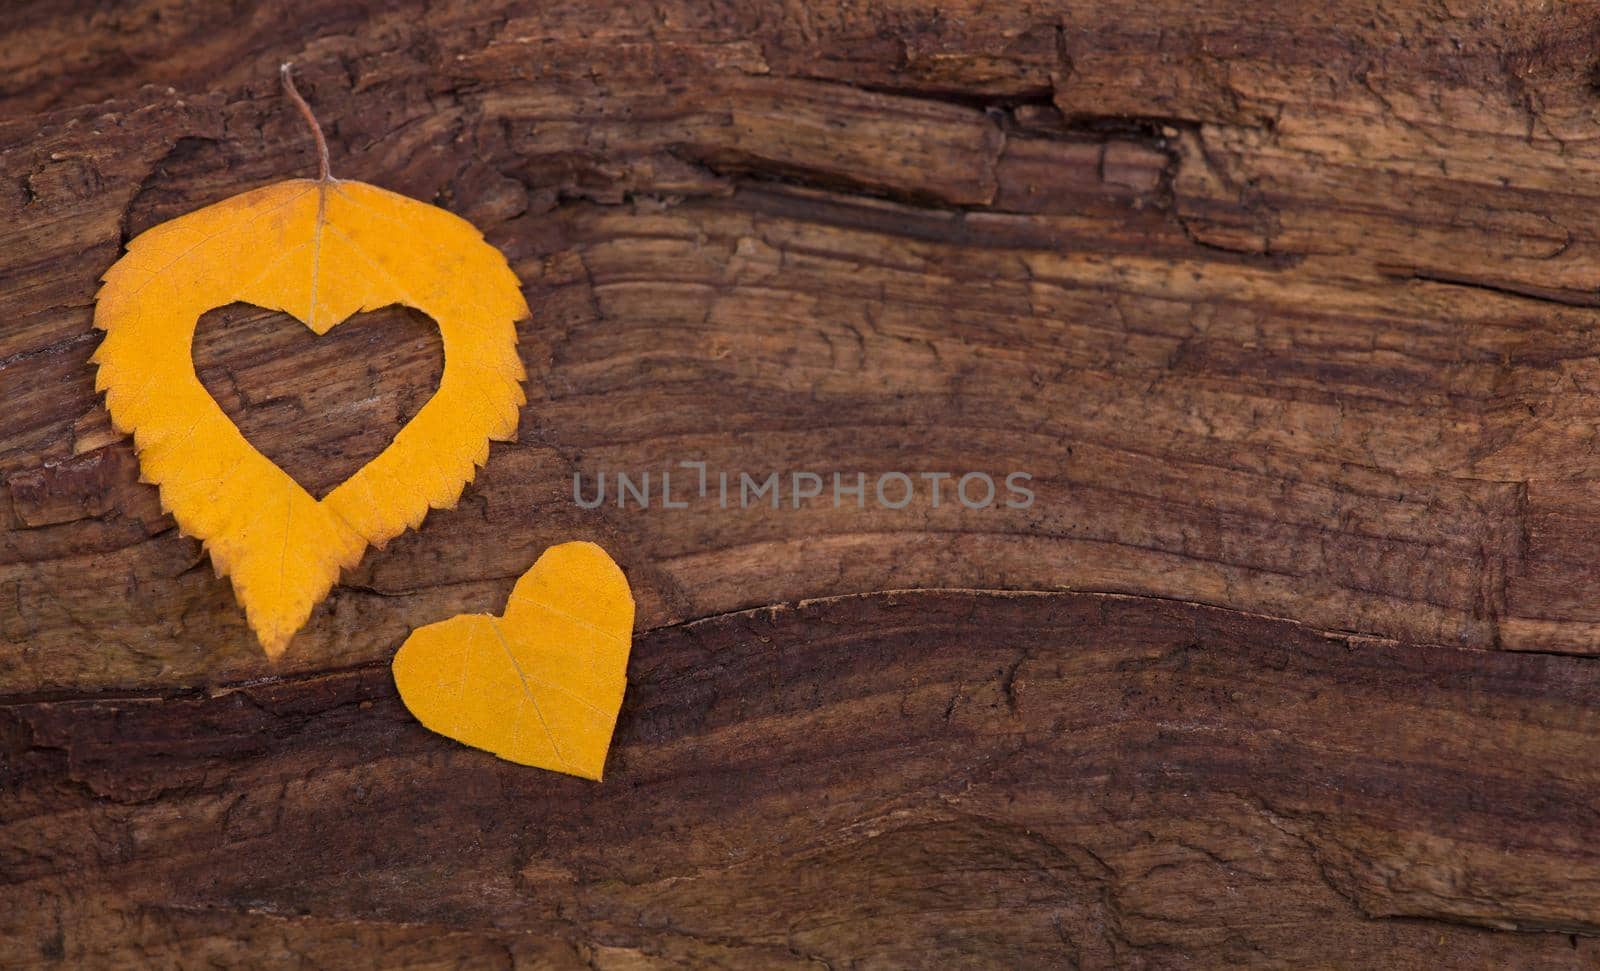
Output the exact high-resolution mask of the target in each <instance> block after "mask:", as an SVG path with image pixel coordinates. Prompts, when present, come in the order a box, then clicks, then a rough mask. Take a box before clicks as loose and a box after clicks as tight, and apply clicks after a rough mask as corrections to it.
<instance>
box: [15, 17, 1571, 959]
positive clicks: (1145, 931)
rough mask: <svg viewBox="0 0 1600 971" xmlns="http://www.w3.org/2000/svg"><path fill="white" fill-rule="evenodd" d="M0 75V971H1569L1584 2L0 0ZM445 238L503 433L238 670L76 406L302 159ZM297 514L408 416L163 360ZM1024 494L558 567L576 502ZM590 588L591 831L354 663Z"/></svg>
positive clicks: (382, 336)
mask: <svg viewBox="0 0 1600 971" xmlns="http://www.w3.org/2000/svg"><path fill="white" fill-rule="evenodd" d="M4 16H5V21H6V23H5V25H4V28H3V31H0V482H3V483H4V487H5V494H4V495H0V524H3V525H0V529H3V532H0V966H4V967H7V968H13V967H28V966H33V965H50V964H61V965H65V966H71V967H100V966H161V967H200V966H205V967H211V966H215V965H218V964H220V965H263V964H273V965H286V966H318V967H339V968H354V967H365V966H380V965H381V966H386V967H400V966H408V967H456V966H460V967H515V968H527V967H556V968H566V967H594V968H605V969H622V968H628V969H632V968H658V967H709V966H729V967H763V968H767V967H773V968H777V967H805V966H814V967H829V968H848V967H903V966H925V967H996V968H1015V967H1026V966H1072V965H1076V966H1080V967H1086V968H1100V967H1112V966H1116V967H1130V968H1168V967H1233V966H1239V965H1250V966H1259V967H1292V968H1300V967H1308V966H1313V967H1396V966H1399V967H1406V966H1414V967H1427V968H1439V967H1500V966H1518V967H1533V966H1538V967H1541V968H1557V967H1593V966H1595V964H1596V963H1597V962H1600V941H1597V939H1596V937H1595V935H1596V934H1597V933H1600V842H1597V840H1596V838H1595V837H1596V834H1597V832H1600V711H1597V703H1600V666H1597V665H1600V658H1596V657H1595V656H1594V655H1596V654H1597V653H1600V576H1597V575H1596V572H1595V571H1594V569H1593V567H1592V564H1593V561H1594V558H1595V550H1596V546H1597V541H1600V481H1597V480H1600V397H1597V395H1596V392H1597V391H1600V290H1597V286H1600V259H1597V257H1600V223H1597V219H1596V216H1595V212H1596V207H1597V204H1600V8H1597V7H1596V5H1595V4H1593V3H1589V2H1546V0H1499V2H1491V0H1407V2H1394V0H1315V2H1311V0H1305V2H1302V0H1285V2H1281V3H1276V4H1265V3H1261V2H1259V0H1201V2H1195V0H1183V2H1176V0H1037V2H1035V0H1021V2H1005V3H1001V2H995V3H984V2H972V0H866V2H840V0H815V2H778V0H772V2H759V0H756V2H752V0H719V2H704V0H702V2H692V0H654V2H651V3H623V2H609V0H608V2H575V0H572V2H567V0H557V2H549V3H537V4H536V3H503V2H493V0H471V2H453V0H435V2H415V3H394V2H383V3H380V2H373V3H367V4H356V3H347V2H334V0H327V2H317V0H306V2H298V3H293V4H291V3H288V2H266V0H262V2H246V0H239V2H230V3H179V2H173V0H137V2H131V3H126V4H116V5H113V4H106V5H104V6H96V5H93V4H88V3H81V2H74V0H28V2H21V3H13V4H10V5H8V6H7V7H6V9H5V12H4ZM284 60H292V61H294V62H295V63H296V65H297V70H298V75H299V78H300V83H301V87H302V90H304V91H305V92H306V94H307V96H308V98H309V100H310V101H311V103H312V105H313V106H314V107H315V109H316V110H317V112H318V113H319V115H320V117H321V118H322V120H323V123H324V125H325V127H326V128H327V130H328V133H329V139H330V142H331V146H332V152H333V168H334V173H335V174H336V175H340V176H344V177H347V178H354V179H361V180H365V181H369V182H373V183H376V184H378V185H381V186H384V187H387V188H391V189H394V190H397V191H400V192H403V193H406V194H408V195H411V196H414V197H416V198H420V199H424V200H429V201H433V202H435V203H437V204H438V205H441V206H444V207H445V208H447V209H450V210H451V211H453V212H456V213H458V214H460V215H462V216H464V217H466V218H468V219H470V220H472V221H473V222H474V223H476V224H477V225H478V226H480V227H481V228H483V229H484V231H485V232H486V234H487V236H488V238H489V240H490V241H491V242H492V243H493V244H494V245H496V246H497V247H499V248H500V249H501V250H502V251H504V252H505V253H506V255H507V257H508V258H509V259H510V261H511V263H512V266H513V268H514V269H515V270H516V272H517V274H518V276H519V277H520V278H521V280H522V281H523V282H524V284H525V287H526V293H527V296H528V299H529V301H530V303H531V304H532V306H533V308H534V314H533V319H532V320H531V321H528V322H527V323H526V324H525V325H523V326H522V328H521V350H522V353H523V356H524V360H525V363H526V364H527V367H528V370H529V374H530V377H529V381H528V384H527V391H528V396H529V399H530V400H529V403H528V407H527V409H526V410H525V411H524V413H523V416H522V422H521V429H520V437H519V440H518V441H517V442H516V443H514V444H509V445H503V446H496V447H495V448H494V450H493V454H492V457H491V459H490V462H489V465H488V467H487V468H486V469H485V470H484V471H483V472H482V473H481V475H480V476H479V478H478V480H477V481H476V482H475V483H474V484H473V485H472V486H471V487H469V488H468V490H467V492H466V495H465V496H464V498H463V500H462V502H461V503H460V505H459V507H458V508H456V509H455V510H453V511H449V512H440V513H435V514H432V515H430V516H429V518H428V520H427V522H426V524H425V525H424V527H423V528H422V529H421V530H420V531H418V532H415V533H410V534H407V535H406V536H404V537H403V538H401V539H399V540H397V541H396V542H394V543H392V544H391V545H390V546H389V548H388V549H386V550H383V551H373V552H370V553H369V554H368V556H367V557H366V559H365V560H364V562H363V563H362V564H361V566H360V567H359V568H358V569H357V570H355V571H353V572H352V573H350V574H348V575H347V576H346V577H345V579H344V582H343V583H342V584H341V585H340V586H338V587H336V588H335V590H334V591H333V593H332V595H331V596H330V597H329V598H328V600H327V601H326V602H325V603H324V604H323V605H322V606H321V607H319V608H318V610H317V611H316V612H315V613H314V614H313V617H312V620H311V622H310V624H309V625H308V626H307V627H306V629H305V630H304V631H303V632H302V634H301V635H300V636H299V637H298V638H297V639H296V640H295V642H294V643H293V645H292V646H291V648H290V652H289V654H288V655H287V656H286V657H285V658H284V659H283V661H282V662H281V663H279V664H278V665H276V666H274V665H271V664H269V663H267V662H266V661H265V660H264V659H263V658H262V656H261V654H260V652H259V651H258V650H257V649H256V647H255V646H254V644H253V642H252V639H251V638H250V636H249V634H248V631H247V630H246V628H245V627H244V625H243V620H242V615H241V613H240V611H239V609H238V607H237V606H236V605H235V603H234V601H233V598H232V595H231V593H230V590H229V588H228V585H227V583H226V582H225V581H221V580H218V579H216V578H215V577H214V576H213V575H212V572H211V570H210V567H209V563H208V561H207V559H206V557H205V555H204V553H203V551H202V550H201V548H200V547H199V545H198V544H197V543H196V542H194V541H193V540H190V539H188V538H185V537H183V536H180V535H179V534H178V533H177V531H176V529H175V528H174V526H173V524H172V522H171V521H170V520H169V519H168V518H166V517H165V516H163V515H162V514H161V511H160V507H159V504H158V502H157V497H156V495H155V492H154V490H153V489H152V488H151V487H149V486H146V485H141V484H139V483H138V481H137V475H138V473H137V468H136V463H135V460H134V458H133V455H132V452H131V450H130V447H129V444H128V442H126V441H125V440H122V439H119V438H118V437H117V436H116V435H115V434H114V433H113V432H112V431H111V429H110V428H109V425H108V421H107V418H106V415H105V413H104V410H103V408H102V406H101V404H100V402H99V401H98V399H97V397H96V395H95V393H94V390H93V376H92V373H91V369H90V367H89V366H88V363H87V362H88V358H89V355H90V354H91V353H92V351H93V349H94V347H95V345H96V343H97V339H98V338H97V334H96V332H95V331H94V330H93V329H92V327H91V318H92V312H93V303H92V301H93V296H94V292H95V287H96V280H97V278H98V277H99V275H100V274H101V273H103V272H104V271H105V269H106V268H107V267H108V266H109V265H110V264H111V262H112V261H113V260H115V259H116V258H117V256H118V255H119V253H120V252H121V247H122V245H123V244H124V243H125V242H126V241H127V240H128V239H129V238H130V237H131V236H133V235H135V234H137V233H139V232H141V231H142V230H144V229H146V228H148V227H149V226H151V225H154V224H156V223H158V222H161V221H163V220H166V219H169V218H172V217H174V216H176V215H179V214H182V213H184V212H186V211H189V210H191V209H193V208H195V207H197V206H200V205H202V204H206V203H210V202H214V201H217V200H219V199H222V198H225V197H227V196H230V195H233V194H235V193H238V192H240V191H243V190H246V189H250V188H255V187H257V186H260V185H264V184H266V183H269V182H273V181H276V180H278V179H281V178H285V177H290V176H303V175H309V174H312V173H313V172H314V159H313V154H312V145H311V141H310V138H309V136H308V135H307V133H306V131H305V129H304V128H303V126H302V124H301V123H300V121H299V119H298V117H297V116H296V114H295V112H294V111H293V109H292V107H291V106H290V105H289V103H288V102H287V101H286V100H285V99H284V98H283V97H282V96H281V94H280V91H279V89H278V85H277V67H278V64H279V63H280V62H281V61H284ZM195 357H196V363H197V367H198V368H199V370H200V373H201V375H202V377H203V379H204V380H205V381H206V383H207V385H208V387H210V388H211V389H212V391H213V393H214V394H215V395H216V396H217V397H218V399H219V401H221V402H222V403H223V405H224V406H225V407H226V408H227V409H228V410H229V412H230V413H231V414H233V415H234V416H235V418H236V420H238V422H239V424H240V425H241V427H243V428H244V429H245V431H246V432H247V434H248V435H249V436H250V437H251V440H252V441H254V442H256V443H258V444H259V447H261V449H262V450H263V451H264V452H266V453H267V454H268V455H269V456H272V457H273V458H275V459H277V460H278V461H280V462H281V463H282V464H283V465H284V466H285V467H286V468H288V469H290V470H291V471H293V472H295V473H296V474H297V475H299V476H300V478H301V480H302V481H303V482H305V483H306V484H307V485H308V486H310V487H313V488H314V489H317V490H319V491H320V490H322V489H325V488H326V487H327V486H328V485H330V484H332V483H333V482H335V481H337V480H338V479H340V478H342V477H343V476H344V475H346V474H348V473H349V471H350V470H352V469H354V468H355V467H358V466H359V465H360V464H361V463H362V462H363V461H364V460H365V459H366V458H367V457H369V456H370V455H372V454H373V453H375V452H376V451H377V450H378V449H379V448H381V447H382V445H383V444H384V443H385V442H386V441H387V439H388V438H389V436H391V435H392V434H393V432H394V431H395V429H396V428H398V427H399V424H400V422H401V421H402V420H403V419H404V418H405V416H407V415H408V414H410V413H411V411H414V410H415V408H416V407H417V406H419V405H420V403H421V401H422V400H424V399H425V396H426V394H427V393H429V389H431V387H432V382H433V381H435V380H436V379H437V373H438V369H439V366H440V362H439V351H438V343H437V338H436V336H434V335H433V334H432V332H431V326H430V324H429V323H428V322H427V321H426V320H423V319H418V318H415V317H409V316H406V315H404V314H401V313H399V312H387V313H380V314H378V315H376V316H375V317H374V318H372V319H368V320H357V321H353V322H351V323H349V324H347V325H345V326H343V327H341V328H340V329H338V330H337V331H335V332H334V333H333V334H331V335H329V336H328V337H327V338H325V339H322V340H317V339H313V338H311V337H310V336H309V334H308V333H307V332H305V331H304V329H303V328H301V327H300V326H299V325H298V324H296V323H294V322H293V321H290V320H288V319H287V318H284V317H282V316H278V315H267V314H261V313H251V312H249V311H248V310H247V309H242V308H231V309H226V310H221V311H217V312H214V313H213V314H211V315H208V316H207V318H205V319H204V320H203V321H202V324H201V328H200V334H199V337H198V338H197V341H196V347H195ZM697 459H698V460H704V461H706V462H708V463H709V464H710V466H711V468H712V469H718V468H722V469H729V470H747V471H750V472H755V473H764V472H765V471H766V470H772V469H777V470H789V469H797V470H812V471H816V472H819V473H822V474H824V475H827V474H830V473H831V472H833V471H842V472H845V473H847V474H849V473H853V472H855V471H856V470H862V471H865V472H867V473H868V474H869V475H875V474H877V473H880V472H884V471H891V470H906V471H911V472H916V471H919V470H943V471H955V472H963V471H970V470H979V471H988V472H991V473H995V474H1003V473H1004V472H1006V471H1011V470H1024V471H1028V472H1031V473H1032V474H1033V475H1034V477H1035V478H1034V482H1033V487H1034V490H1035V492H1036V494H1037V499H1036V501H1035V503H1034V505H1033V506H1032V507H1031V508H1028V509H1025V510H1015V509H1006V508H1003V507H1002V508H996V509H989V510H985V511H982V512H973V511H970V510H965V509H962V508H961V507H960V506H959V505H957V504H951V503H948V502H946V503H945V504H944V505H942V506H941V508H939V509H937V510H935V509H932V508H931V507H930V506H929V505H928V504H927V503H926V502H924V501H918V502H915V503H913V504H912V505H911V506H909V507H907V508H906V509H903V510H898V511H897V510H888V509H880V508H871V507H869V508H867V509H865V510H861V509H856V508H853V507H849V506H846V507H845V508H841V509H835V508H833V506H832V504H831V503H813V504H809V505H807V506H805V507H803V508H801V509H798V510H795V509H788V508H786V509H782V510H778V511H774V510H771V509H770V508H761V509H749V510H722V509H719V508H716V507H715V506H714V505H712V504H708V503H698V504H694V505H692V506H691V508H689V509H687V510H664V509H660V508H659V507H657V508H652V509H650V510H638V509H617V508H616V507H615V506H614V505H608V506H607V507H605V508H602V509H600V510H596V511H593V512H589V511H585V510H582V509H579V508H578V507H577V506H575V505H574V504H573V502H572V500H571V485H572V476H573V474H574V473H575V472H581V473H583V474H584V475H586V476H591V477H592V476H593V475H595V474H597V473H600V472H606V473H610V472H614V471H617V470H626V471H630V472H637V471H640V470H647V469H649V470H659V469H661V468H666V467H670V466H672V465H673V464H675V463H676V462H678V461H683V460H697ZM574 538H589V539H594V540H596V541H598V542H600V543H601V544H603V545H604V546H605V547H606V548H607V549H608V550H610V551H611V552H612V554H613V555H614V556H615V558H616V559H617V560H618V562H619V563H620V564H621V565H622V566H623V568H624V569H625V571H626V572H627V574H628V576H629V578H630V580H631V582H632V583H633V585H634V590H635V595H636V598H637V599H638V602H639V614H638V629H637V636H636V640H635V644H634V653H633V661H632V664H631V666H630V669H629V681H630V685H629V694H628V697H627V700H626V702H625V704H624V706H623V710H622V714H621V718H620V722H619V726H618V733H617V739H616V744H615V746H614V748H613V749H612V753H611V759H610V762H609V764H608V770H607V778H606V781H605V783H604V784H602V785H593V784H590V783H587V782H583V781H581V780H577V779H572V778H565V777H559V776H556V775H553V774H549V773H545V772H540V771H534V770H528V769H524V768H520V767H517V766H512V765H509V764H506V763H503V762H499V761H496V760H495V759H493V758H491V757H489V756H487V755H485V754H484V753H481V752H478V751H475V750H470V749H467V748H464V747H462V746H459V745H457V744H454V743H452V742H450V741H448V740H446V739H443V738H440V737H437V736H434V735H431V734H429V733H427V732H426V731H424V730H423V729H422V728H420V726H418V725H417V724H416V723H415V722H414V721H412V720H411V719H410V718H409V716H408V715H407V714H406V712H405V710H404V709H403V707H401V706H400V704H399V702H398V700H397V698H396V695H395V691H394V688H393V684H392V682H391V680H390V676H389V669H388V660H389V658H390V657H391V655H392V653H393V651H394V650H395V648H396V646H397V645H398V644H399V642H400V640H401V639H402V638H403V637H404V636H405V634H406V632H407V631H408V630H409V629H410V628H411V627H413V626H416V625H420V624H423V623H428V622H432V621H435V620H439V619H442V618H444V617H446V616H449V615H451V614H454V613H456V612H460V611H498V610H499V609H500V607H501V605H502V604H503V602H504V598H505V596H506V594H507V592H508V591H509V589H510V585H511V582H512V580H513V579H514V578H515V576H516V575H517V574H519V573H520V572H521V571H522V570H524V569H525V568H526V567H527V566H528V565H529V564H530V563H531V562H532V560H533V559H534V557H535V556H536V555H537V554H538V553H539V552H540V551H541V550H542V549H543V548H544V547H545V546H547V545H548V544H551V543H554V542H559V541H563V540H567V539H574Z"/></svg>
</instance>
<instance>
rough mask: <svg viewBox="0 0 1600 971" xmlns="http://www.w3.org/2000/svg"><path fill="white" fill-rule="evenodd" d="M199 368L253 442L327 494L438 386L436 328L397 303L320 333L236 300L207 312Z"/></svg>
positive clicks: (199, 337)
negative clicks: (322, 335)
mask: <svg viewBox="0 0 1600 971" xmlns="http://www.w3.org/2000/svg"><path fill="white" fill-rule="evenodd" d="M193 357H194V369H195V373H196V374H198V375H199V377H200V383H201V384H203V385H205V389H206V391H208V392H210V394H211V397H213V398H215V399H216V401H217V404H218V405H219V406H221V408H222V411H223V413H224V414H226V415H227V416H228V418H229V420H231V421H232V422H233V423H234V425H236V426H237V427H238V429H239V433H240V434H241V435H243V436H244V437H245V441H247V442H249V443H250V445H251V447H253V448H254V449H255V450H256V451H258V452H260V453H261V454H262V455H265V456H266V457H267V458H268V459H270V460H271V461H272V463H273V464H274V465H276V466H277V467H278V468H280V469H282V470H283V471H284V472H286V473H288V474H289V476H290V477H291V478H293V479H294V480H295V481H296V482H298V483H300V486H301V488H303V489H305V490H306V491H307V492H309V493H310V494H311V495H313V496H315V497H317V498H318V499H321V498H323V497H325V496H326V495H327V494H328V493H330V492H332V491H333V490H334V488H335V487H336V486H338V485H339V483H341V482H343V481H344V480H346V479H348V478H350V477H351V476H352V475H354V474H355V473H356V472H357V471H358V470H360V468H361V467H362V466H363V465H366V464H367V463H368V462H370V461H371V460H372V459H373V458H375V457H376V456H377V455H379V454H380V453H382V452H383V450H384V449H385V448H386V447H388V445H389V443H390V442H391V441H393V440H394V436H395V434H396V433H398V432H399V431H400V429H401V428H404V427H405V424H406V422H408V421H410V420H411V419H412V418H413V417H415V416H416V414H417V412H418V411H419V410H421V408H422V406H423V405H424V404H426V403H427V401H428V399H429V398H431V397H433V394H434V392H435V391H436V390H438V387H439V375H440V374H441V373H442V372H443V370H444V353H443V350H442V348H441V346H440V343H439V327H438V325H437V324H435V323H434V322H433V321H431V320H429V319H428V318H427V316H425V315H424V314H422V313H419V312H418V311H415V310H412V309H411V308H410V307H403V306H400V305H399V304H391V305H390V306H387V307H381V308H379V309H377V310H374V311H371V312H370V313H363V314H356V315H355V316H354V317H351V318H350V319H349V320H347V321H345V322H344V323H342V324H340V325H339V326H338V327H336V328H334V329H333V330H331V331H329V332H328V334H327V336H325V337H318V336H317V335H316V334H313V333H312V332H311V331H310V330H309V329H307V327H306V326H305V325H304V324H302V323H300V321H298V320H295V319H294V318H293V317H290V316H289V315H288V314H285V313H280V312H278V311H275V310H263V309H262V308H260V307H252V306H250V305H249V304H244V303H235V304H229V305H228V306H226V307H218V308H217V309H216V310H212V311H208V312H207V313H204V314H201V315H200V322H199V324H198V325H197V326H196V327H195V331H194V351H193Z"/></svg>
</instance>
